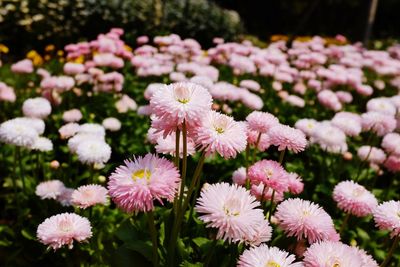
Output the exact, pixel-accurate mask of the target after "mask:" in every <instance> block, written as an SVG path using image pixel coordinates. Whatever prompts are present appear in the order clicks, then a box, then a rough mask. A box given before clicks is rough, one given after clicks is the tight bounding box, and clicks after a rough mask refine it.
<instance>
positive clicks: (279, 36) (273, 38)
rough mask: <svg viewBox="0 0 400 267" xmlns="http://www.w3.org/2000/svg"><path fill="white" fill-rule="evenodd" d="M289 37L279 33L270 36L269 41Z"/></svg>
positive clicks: (284, 39) (285, 39)
mask: <svg viewBox="0 0 400 267" xmlns="http://www.w3.org/2000/svg"><path fill="white" fill-rule="evenodd" d="M288 39H289V37H287V36H286V35H281V34H275V35H272V36H271V42H277V41H281V40H283V41H287V40H288Z"/></svg>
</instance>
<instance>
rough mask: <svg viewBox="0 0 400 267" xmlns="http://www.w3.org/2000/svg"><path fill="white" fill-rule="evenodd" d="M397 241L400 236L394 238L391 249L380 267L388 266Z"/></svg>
mask: <svg viewBox="0 0 400 267" xmlns="http://www.w3.org/2000/svg"><path fill="white" fill-rule="evenodd" d="M399 240H400V236H396V238H395V239H394V241H393V244H392V247H391V248H390V250H389V253H388V254H387V255H386V258H385V261H384V262H382V264H381V265H380V267H386V266H387V265H388V264H389V262H390V259H391V258H392V255H393V253H394V251H395V250H396V247H397V245H398V244H399Z"/></svg>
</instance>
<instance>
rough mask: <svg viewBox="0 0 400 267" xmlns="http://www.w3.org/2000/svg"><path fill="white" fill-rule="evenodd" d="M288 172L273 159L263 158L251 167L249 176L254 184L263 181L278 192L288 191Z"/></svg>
mask: <svg viewBox="0 0 400 267" xmlns="http://www.w3.org/2000/svg"><path fill="white" fill-rule="evenodd" d="M287 176H288V173H287V172H286V171H285V169H283V167H282V166H281V165H280V164H279V163H278V162H276V161H273V160H266V159H264V160H261V161H258V162H256V163H255V164H253V165H252V166H250V167H249V171H248V178H249V179H250V181H251V183H252V184H259V183H262V184H264V185H266V186H268V187H271V188H272V189H274V190H275V191H278V192H286V191H288V182H287Z"/></svg>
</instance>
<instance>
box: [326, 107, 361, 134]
mask: <svg viewBox="0 0 400 267" xmlns="http://www.w3.org/2000/svg"><path fill="white" fill-rule="evenodd" d="M331 123H332V125H333V126H335V127H337V128H339V129H340V130H342V131H343V132H344V133H345V134H346V135H348V136H358V135H359V134H360V133H361V130H362V127H361V117H360V116H359V115H358V114H355V113H351V112H338V113H336V114H335V116H334V117H333V118H332V120H331Z"/></svg>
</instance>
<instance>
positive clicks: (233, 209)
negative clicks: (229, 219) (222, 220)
mask: <svg viewBox="0 0 400 267" xmlns="http://www.w3.org/2000/svg"><path fill="white" fill-rule="evenodd" d="M239 207H240V201H239V200H238V199H236V198H230V199H228V200H227V201H226V202H225V205H224V207H223V209H224V211H225V214H226V215H228V216H235V217H236V216H239V215H240V211H239V210H238V208H239Z"/></svg>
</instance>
